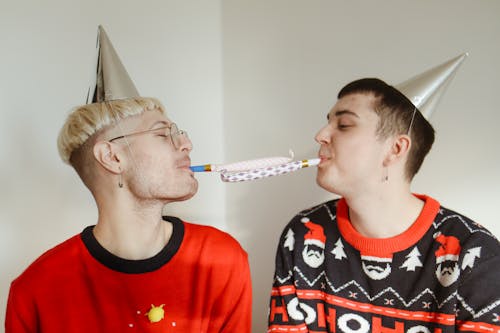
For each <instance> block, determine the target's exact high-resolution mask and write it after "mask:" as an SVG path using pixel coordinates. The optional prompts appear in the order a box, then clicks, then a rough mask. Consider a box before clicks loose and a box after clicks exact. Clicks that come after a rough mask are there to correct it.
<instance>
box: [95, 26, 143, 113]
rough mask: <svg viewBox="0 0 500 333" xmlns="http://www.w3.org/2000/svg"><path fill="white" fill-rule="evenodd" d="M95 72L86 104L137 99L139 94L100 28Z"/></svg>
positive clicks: (100, 27)
mask: <svg viewBox="0 0 500 333" xmlns="http://www.w3.org/2000/svg"><path fill="white" fill-rule="evenodd" d="M96 67H97V72H96V78H95V84H93V85H92V86H91V87H90V89H89V93H88V95H87V104H89V103H98V102H105V101H111V100H115V99H125V98H131V97H139V92H138V91H137V89H136V88H135V85H134V83H133V82H132V80H131V79H130V77H129V75H128V73H127V70H126V69H125V67H124V66H123V64H122V62H121V61H120V57H118V54H117V53H116V51H115V49H114V47H113V44H111V41H110V40H109V37H108V35H107V34H106V32H105V31H104V29H103V27H102V26H99V28H98V31H97V66H96Z"/></svg>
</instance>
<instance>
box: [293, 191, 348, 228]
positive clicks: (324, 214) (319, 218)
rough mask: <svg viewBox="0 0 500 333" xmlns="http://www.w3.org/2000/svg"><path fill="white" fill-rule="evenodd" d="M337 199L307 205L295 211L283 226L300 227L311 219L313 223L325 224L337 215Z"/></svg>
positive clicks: (329, 222)
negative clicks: (307, 206)
mask: <svg viewBox="0 0 500 333" xmlns="http://www.w3.org/2000/svg"><path fill="white" fill-rule="evenodd" d="M338 202H339V199H335V200H329V201H325V202H323V203H320V204H318V205H315V206H312V207H309V208H307V209H304V210H302V211H300V212H299V213H297V214H296V215H295V216H294V217H293V218H292V219H291V220H290V222H289V223H288V225H287V226H286V227H285V231H287V230H288V229H296V228H302V226H303V224H304V223H305V222H306V221H311V222H313V223H315V224H320V225H326V224H331V223H332V221H335V219H336V216H337V203H338Z"/></svg>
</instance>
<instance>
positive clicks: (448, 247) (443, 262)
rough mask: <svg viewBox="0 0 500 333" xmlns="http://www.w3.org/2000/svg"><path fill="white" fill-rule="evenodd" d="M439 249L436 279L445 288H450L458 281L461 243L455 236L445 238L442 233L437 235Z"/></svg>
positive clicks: (436, 253) (437, 252)
mask: <svg viewBox="0 0 500 333" xmlns="http://www.w3.org/2000/svg"><path fill="white" fill-rule="evenodd" d="M435 240H436V242H438V243H439V244H440V245H439V248H438V249H437V251H436V252H435V255H436V266H437V267H436V277H437V279H438V281H439V283H441V285H442V286H443V287H448V286H450V285H452V284H453V283H454V282H455V281H457V280H458V277H459V276H460V268H459V267H458V258H459V255H460V251H461V249H462V248H461V246H460V241H459V240H458V239H457V238H456V237H453V236H445V235H443V234H441V233H438V234H436V235H435Z"/></svg>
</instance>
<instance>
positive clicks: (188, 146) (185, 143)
mask: <svg viewBox="0 0 500 333" xmlns="http://www.w3.org/2000/svg"><path fill="white" fill-rule="evenodd" d="M179 140H180V145H179V150H180V151H186V152H188V153H189V152H191V150H193V143H192V142H191V140H190V139H189V137H188V136H187V133H186V134H183V135H180V137H179Z"/></svg>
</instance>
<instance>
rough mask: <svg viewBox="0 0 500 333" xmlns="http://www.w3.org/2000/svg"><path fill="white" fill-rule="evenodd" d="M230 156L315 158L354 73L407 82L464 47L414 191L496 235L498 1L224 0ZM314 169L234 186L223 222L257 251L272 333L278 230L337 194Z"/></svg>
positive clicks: (499, 182)
mask: <svg viewBox="0 0 500 333" xmlns="http://www.w3.org/2000/svg"><path fill="white" fill-rule="evenodd" d="M222 10H223V15H222V20H223V36H224V37H223V56H224V66H223V68H224V114H225V138H226V140H225V148H226V155H225V157H226V158H227V159H228V160H239V159H246V158H250V157H258V156H275V155H283V154H286V152H287V151H288V148H293V149H294V150H295V153H296V156H297V158H311V157H315V156H316V151H317V144H316V143H315V142H314V141H313V136H314V134H315V133H316V132H317V130H318V129H319V128H320V127H321V126H323V125H324V124H325V123H326V114H327V112H328V111H329V109H330V108H331V107H332V106H333V104H334V103H335V101H336V94H337V92H338V91H339V89H340V88H342V87H343V86H344V85H345V84H347V83H348V82H350V81H352V80H354V79H358V78H361V77H372V76H375V77H380V78H382V79H384V80H386V81H387V82H390V83H394V84H396V83H399V82H401V81H404V80H406V79H407V78H410V77H411V76H413V75H415V74H419V73H421V72H423V71H424V70H426V69H428V68H430V67H433V66H435V65H438V64H440V63H442V62H444V61H446V60H448V59H450V58H452V57H455V56H456V55H459V54H461V53H462V52H465V51H468V52H470V57H469V58H468V59H467V60H466V62H465V63H464V64H463V65H462V68H461V69H460V71H459V72H458V74H457V76H456V77H455V80H454V81H453V82H452V83H451V85H450V86H449V88H448V91H447V92H446V94H445V95H444V97H443V100H442V101H441V103H440V105H439V108H438V110H437V111H436V113H435V114H434V115H433V117H432V119H431V121H432V123H433V125H434V126H435V128H436V131H437V139H436V143H435V146H434V147H433V150H432V152H431V154H430V156H429V157H428V159H427V160H426V162H425V163H424V167H423V169H422V170H421V172H420V174H419V175H418V177H417V178H416V180H415V183H414V190H415V191H416V192H425V193H428V194H430V195H432V196H434V197H436V198H438V199H439V200H440V201H441V202H442V203H443V204H444V205H447V206H448V207H450V208H452V209H455V210H458V211H460V212H463V213H464V214H466V215H468V216H470V217H471V218H474V219H476V220H477V221H478V222H480V223H482V224H484V225H485V226H487V227H489V228H490V229H491V230H492V231H493V232H494V233H495V234H496V235H497V236H500V224H499V223H498V221H497V215H498V212H497V207H498V205H499V204H500V190H499V188H500V177H499V176H498V170H500V154H499V153H500V149H499V148H498V142H499V141H500V134H499V131H498V124H499V123H500V113H499V112H498V99H497V98H498V96H499V93H498V89H499V87H500V60H498V59H500V45H499V43H498V42H499V36H500V2H498V1H463V0H445V1H412V2H410V1H400V0H394V1H330V0H325V1H300V0H271V1H252V0H246V1H238V0H228V1H224V2H223V6H222ZM314 178H315V170H312V169H305V170H302V171H299V172H297V173H295V174H293V175H286V176H281V177H275V178H273V179H269V180H260V181H255V182H252V183H246V184H229V185H228V186H227V194H226V195H227V223H228V225H229V226H230V229H231V230H234V232H235V233H238V234H240V235H241V236H240V239H241V241H242V242H243V244H244V246H245V247H246V248H247V249H248V251H249V253H250V260H251V267H252V274H253V283H254V288H255V292H254V332H264V331H265V327H266V315H267V311H268V295H269V290H270V287H271V283H272V274H273V270H274V253H275V249H276V245H277V242H278V238H279V235H280V233H281V231H282V230H283V228H284V226H285V224H286V223H287V222H288V221H289V219H290V218H291V217H292V216H293V215H294V214H295V213H297V212H298V211H299V210H301V209H304V208H307V207H308V206H310V205H312V204H313V203H318V202H320V201H323V200H326V199H327V198H330V197H331V196H330V195H329V194H328V193H325V192H323V191H322V190H320V189H318V188H317V186H316V185H315V181H314Z"/></svg>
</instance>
